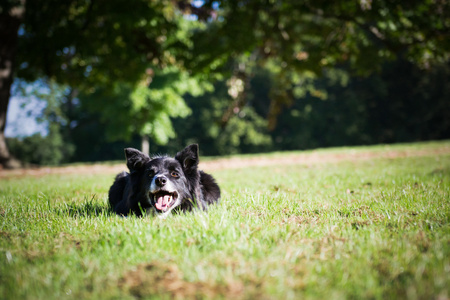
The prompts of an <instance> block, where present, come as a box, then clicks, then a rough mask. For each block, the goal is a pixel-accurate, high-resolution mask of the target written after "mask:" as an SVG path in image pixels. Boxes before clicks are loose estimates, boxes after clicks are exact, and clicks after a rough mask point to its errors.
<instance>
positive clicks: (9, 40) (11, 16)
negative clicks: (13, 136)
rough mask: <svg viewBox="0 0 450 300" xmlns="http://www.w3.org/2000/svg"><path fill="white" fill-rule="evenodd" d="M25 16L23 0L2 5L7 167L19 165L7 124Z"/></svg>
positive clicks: (2, 150)
mask: <svg viewBox="0 0 450 300" xmlns="http://www.w3.org/2000/svg"><path fill="white" fill-rule="evenodd" d="M23 16H24V6H23V3H21V1H6V2H4V3H2V6H0V41H2V42H1V43H0V165H2V166H4V167H7V168H11V167H17V166H18V163H17V162H16V161H15V160H13V159H12V158H11V156H10V154H9V151H8V147H7V146H6V142H5V125H6V112H7V111H8V103H9V97H10V90H11V85H12V82H13V73H14V67H15V56H16V51H17V31H18V30H19V26H20V24H21V22H22V20H23Z"/></svg>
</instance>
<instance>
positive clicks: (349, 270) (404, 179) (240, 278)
mask: <svg viewBox="0 0 450 300" xmlns="http://www.w3.org/2000/svg"><path fill="white" fill-rule="evenodd" d="M440 145H441V146H442V145H444V146H445V147H447V146H448V143H447V144H445V143H444V144H442V143H441V144H440ZM405 147H406V148H407V149H405V151H414V149H415V146H413V145H408V146H405ZM430 147H432V149H436V145H435V144H432V145H431V146H430ZM417 148H418V149H419V150H420V151H422V152H423V151H425V150H426V149H427V146H426V145H419V146H417ZM353 149H354V148H349V149H348V150H342V151H363V150H361V149H355V150H353ZM367 149H368V150H370V148H367ZM397 149H400V150H401V149H402V148H401V146H397ZM375 150H376V151H382V149H378V148H376V149H375ZM433 153H434V152H433ZM261 157H262V158H264V159H267V157H270V158H271V159H276V157H277V156H276V155H270V156H261ZM448 170H450V155H449V154H446V153H441V154H439V155H435V154H433V155H424V154H421V155H419V156H410V157H395V158H383V157H381V158H376V159H372V160H370V159H369V160H358V161H351V160H350V161H349V160H345V161H342V162H337V161H335V162H329V163H317V164H309V165H305V164H272V165H270V166H268V165H265V166H256V165H253V166H251V167H233V168H231V169H227V168H222V169H218V170H216V171H214V172H212V173H213V175H214V176H215V177H216V179H217V181H218V182H219V184H220V186H221V188H222V191H223V197H222V199H221V203H220V205H218V206H214V207H212V208H211V209H210V210H209V211H208V212H207V213H203V212H197V213H193V214H190V213H189V214H179V215H172V216H170V217H168V218H167V219H159V218H152V217H145V218H136V217H133V216H131V217H127V218H123V217H120V216H117V215H115V214H113V213H112V212H111V211H110V209H109V207H108V205H107V191H108V188H109V186H110V184H111V183H112V180H113V178H114V174H104V175H101V174H100V175H99V174H97V175H92V174H91V175H89V174H88V175H86V174H76V173H75V174H63V175H54V174H53V175H46V176H41V177H34V176H26V177H16V178H8V179H2V181H0V192H1V193H0V293H1V295H4V298H7V299H62V298H64V299H71V298H73V299H98V298H102V299H105V298H106V299H108V298H115V299H118V298H120V299H134V298H152V297H154V298H277V299H279V298H286V299H289V298H291V299H298V298H317V299H322V298H330V297H331V298H333V299H340V298H342V299H348V298H373V299H385V298H409V299H432V298H439V297H441V298H445V297H448V295H449V291H448V286H449V283H450V282H449V273H450V260H449V256H450V255H449V254H450V251H449V250H450V249H449V248H450V247H449V244H448V241H449V239H450V228H449V221H450V201H449V199H450V173H449V171H448Z"/></svg>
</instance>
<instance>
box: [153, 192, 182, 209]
mask: <svg viewBox="0 0 450 300" xmlns="http://www.w3.org/2000/svg"><path fill="white" fill-rule="evenodd" d="M150 195H151V197H152V200H153V202H154V203H155V207H156V209H157V210H159V211H162V212H166V211H167V210H169V209H170V208H171V207H172V206H173V205H174V204H175V202H176V201H177V199H178V193H177V192H173V193H170V192H167V191H157V192H155V193H154V194H150Z"/></svg>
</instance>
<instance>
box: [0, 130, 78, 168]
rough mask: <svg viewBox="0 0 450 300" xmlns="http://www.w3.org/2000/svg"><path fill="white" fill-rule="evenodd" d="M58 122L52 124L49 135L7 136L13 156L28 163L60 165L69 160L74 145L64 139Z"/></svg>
mask: <svg viewBox="0 0 450 300" xmlns="http://www.w3.org/2000/svg"><path fill="white" fill-rule="evenodd" d="M59 129H60V128H59V126H58V125H57V124H50V126H49V132H48V134H47V135H45V136H42V135H41V134H40V133H36V134H33V135H31V136H27V137H24V138H7V139H6V142H7V144H8V148H9V149H10V151H11V153H12V154H13V156H14V157H15V158H17V159H19V160H20V161H22V162H23V163H25V164H26V165H29V164H31V165H60V164H61V163H64V162H67V161H68V157H71V156H72V154H73V152H74V146H73V145H71V144H69V143H66V142H65V141H64V140H63V139H62V135H61V132H60V131H59Z"/></svg>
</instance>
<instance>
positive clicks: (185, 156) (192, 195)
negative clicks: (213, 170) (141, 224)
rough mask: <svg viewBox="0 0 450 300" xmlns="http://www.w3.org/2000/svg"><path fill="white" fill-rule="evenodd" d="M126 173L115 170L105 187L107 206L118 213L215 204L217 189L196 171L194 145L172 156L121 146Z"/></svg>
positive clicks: (167, 211) (161, 212)
mask: <svg viewBox="0 0 450 300" xmlns="http://www.w3.org/2000/svg"><path fill="white" fill-rule="evenodd" d="M125 157H126V164H127V167H128V169H129V171H130V173H127V172H122V173H119V174H118V175H117V176H116V178H115V181H114V183H113V185H112V186H111V188H110V189H109V193H108V198H109V204H110V207H111V208H112V209H113V210H114V211H115V212H116V213H117V214H119V215H122V216H127V215H129V214H130V213H132V214H135V215H136V216H142V215H143V214H157V215H159V216H160V217H162V218H165V217H167V216H168V215H169V214H170V213H171V212H172V211H174V212H175V211H181V212H187V211H192V210H193V209H194V208H199V209H201V210H206V209H207V207H208V206H209V205H211V204H215V203H218V201H219V198H220V188H219V185H218V184H217V183H216V181H215V179H214V178H213V177H212V176H211V175H209V174H207V173H205V172H203V171H201V170H198V163H199V155H198V145H197V144H192V145H189V146H187V147H186V148H185V149H183V150H181V151H180V152H178V153H177V154H176V155H175V157H173V158H172V157H169V156H155V157H152V158H150V157H149V156H147V155H145V154H144V153H142V152H141V151H139V150H137V149H134V148H126V149H125Z"/></svg>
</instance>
